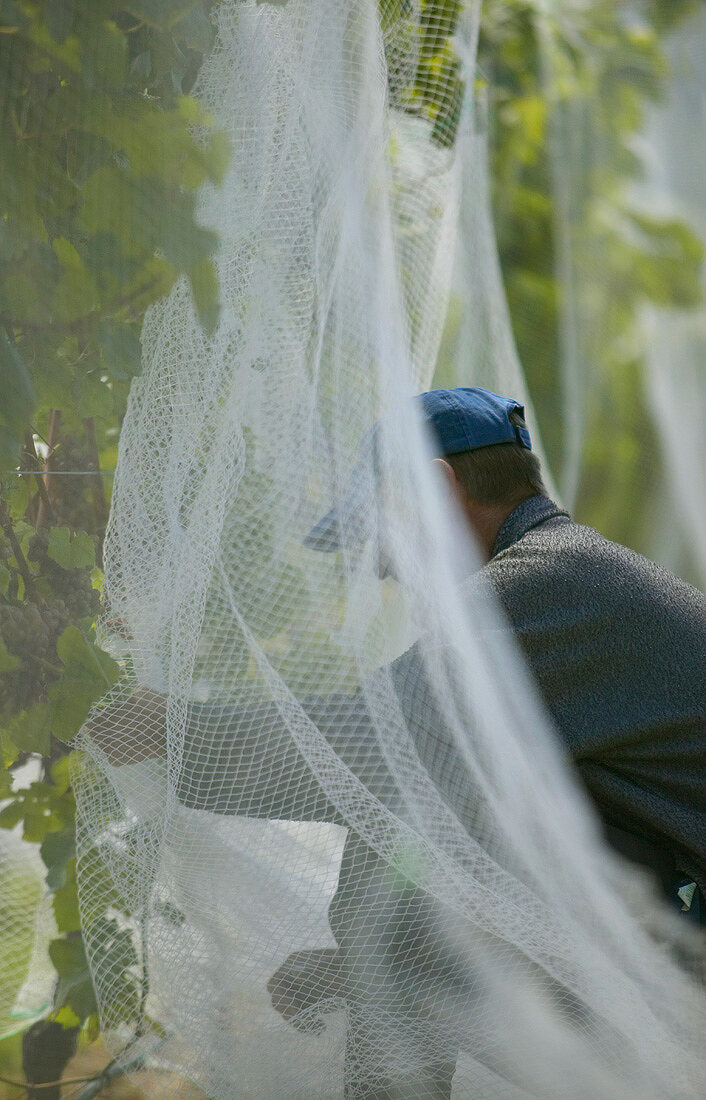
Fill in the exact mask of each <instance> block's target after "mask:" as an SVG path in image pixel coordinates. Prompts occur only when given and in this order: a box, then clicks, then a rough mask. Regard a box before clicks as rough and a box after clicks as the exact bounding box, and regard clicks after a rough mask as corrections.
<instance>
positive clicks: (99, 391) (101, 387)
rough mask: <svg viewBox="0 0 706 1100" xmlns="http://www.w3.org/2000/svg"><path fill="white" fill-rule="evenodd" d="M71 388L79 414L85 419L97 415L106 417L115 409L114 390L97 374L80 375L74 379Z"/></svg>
mask: <svg viewBox="0 0 706 1100" xmlns="http://www.w3.org/2000/svg"><path fill="white" fill-rule="evenodd" d="M71 389H72V392H73V394H74V398H75V400H76V406H77V408H78V411H79V415H80V416H81V417H82V418H83V419H84V420H86V419H89V418H91V417H96V416H99V417H102V418H104V419H105V418H107V417H109V416H110V415H111V413H112V411H113V394H112V391H111V389H110V387H109V386H107V385H106V383H105V382H102V381H101V379H100V378H98V377H97V376H96V375H95V374H81V375H79V376H78V377H77V378H76V379H74V383H73V386H72V387H71Z"/></svg>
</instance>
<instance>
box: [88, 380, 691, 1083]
mask: <svg viewBox="0 0 706 1100" xmlns="http://www.w3.org/2000/svg"><path fill="white" fill-rule="evenodd" d="M416 400H417V401H418V402H419V403H420V405H421V409H422V412H423V415H424V417H425V419H426V421H427V423H428V425H429V427H430V429H431V433H432V436H433V438H434V439H435V441H436V445H437V449H438V454H439V457H438V458H436V459H435V460H434V461H435V465H436V468H437V471H438V472H439V474H440V475H441V476H443V477H444V478H445V479H446V481H447V483H448V485H449V487H450V489H451V491H452V493H453V496H454V499H455V501H456V503H457V505H458V508H459V510H460V511H461V513H462V514H463V516H465V518H466V520H467V521H468V523H469V525H470V527H471V529H472V530H473V532H474V534H475V536H476V541H477V543H478V545H479V547H480V548H481V551H482V553H483V554H484V555H485V557H486V558H487V562H486V564H485V566H484V568H483V570H482V574H483V575H484V577H485V579H486V580H487V581H489V582H490V584H491V585H492V588H493V589H494V591H495V593H496V595H497V597H498V599H499V601H500V603H501V605H502V607H503V609H504V612H505V616H506V618H507V620H508V621H509V624H510V626H511V628H512V630H513V632H514V634H515V637H516V638H517V641H518V642H519V644H520V647H521V649H522V650H523V652H524V654H525V657H526V658H527V661H528V664H529V667H530V670H531V671H532V673H533V674H534V677H535V679H536V682H537V684H538V687H539V690H540V693H541V695H542V696H543V698H544V702H545V704H546V706H547V708H548V710H549V712H550V714H551V716H552V718H553V719H554V722H555V724H556V726H557V729H558V731H559V733H560V735H561V736H562V738H563V739H564V741H565V743H566V745H567V748H568V750H569V752H570V755H571V757H572V758H573V760H574V762H575V764H576V766H577V768H578V771H579V773H580V775H581V777H582V779H583V781H584V784H585V786H586V788H587V790H588V791H589V793H590V795H591V796H592V798H593V800H594V802H595V805H596V807H597V809H598V812H599V814H600V815H601V817H602V819H603V821H604V823H605V827H606V831H607V835H608V838H609V839H610V841H611V842H612V843H613V844H614V845H615V846H616V847H617V848H619V850H620V851H622V852H623V853H624V854H625V855H627V856H629V857H630V858H632V859H634V860H636V861H637V862H640V863H642V864H646V865H648V866H649V867H651V868H652V870H653V871H654V873H655V874H656V875H657V876H658V879H659V881H660V883H661V885H662V887H663V889H664V891H665V893H666V895H667V896H668V897H669V898H670V899H671V900H672V901H673V902H675V903H676V902H677V900H678V899H679V904H680V905H684V906H687V907H689V911H690V913H691V914H692V915H693V916H694V917H697V918H698V917H699V915H700V912H701V906H702V905H703V901H702V898H703V891H704V889H705V888H706V779H705V776H706V677H705V676H704V673H705V672H706V598H705V597H704V596H703V595H702V594H701V593H699V592H698V591H696V590H695V589H693V588H691V587H690V586H688V585H687V584H685V583H684V582H682V581H680V580H678V579H677V578H676V577H674V576H673V575H671V574H670V573H668V572H667V571H666V570H664V569H662V568H660V567H659V566H657V565H654V564H653V563H651V562H649V561H647V560H646V559H645V558H642V557H641V556H639V555H638V554H636V553H634V552H632V551H630V550H628V549H626V548H625V547H622V546H618V545H616V544H614V543H611V542H609V541H608V540H606V539H604V538H603V537H602V536H600V535H599V534H598V533H597V532H595V531H593V530H592V529H590V528H587V527H583V526H581V525H579V524H576V523H573V522H572V520H571V519H570V517H569V515H568V514H567V513H566V512H565V511H563V510H562V509H561V508H559V507H558V506H557V505H555V504H554V503H553V502H552V501H551V500H550V499H549V498H548V496H547V494H546V491H545V488H544V485H543V483H542V478H541V472H540V468H539V463H538V461H537V459H536V457H535V456H534V455H533V453H532V451H531V442H530V437H529V433H528V431H527V428H526V425H525V422H524V410H523V408H522V406H521V405H520V404H519V403H518V402H517V401H514V400H512V399H509V398H504V397H500V396H498V395H496V394H492V393H489V392H488V391H485V390H481V389H477V388H474V389H456V390H435V391H431V392H430V393H427V394H422V395H421V396H420V397H419V398H417V399H416ZM358 507H359V493H358V491H357V487H356V486H355V485H352V486H351V490H350V492H349V493H348V494H347V495H346V497H345V498H344V499H343V500H342V501H341V502H340V503H339V505H338V506H337V507H336V508H334V509H333V510H332V511H331V512H330V513H329V514H328V515H327V516H325V517H324V518H323V519H322V520H321V521H320V522H319V523H318V524H317V525H316V527H315V528H314V529H313V530H312V531H311V532H310V534H309V535H308V536H307V539H306V540H305V544H306V545H308V546H309V547H311V548H312V549H317V550H321V551H333V550H335V549H338V548H339V546H340V542H341V540H342V539H348V540H350V539H351V537H352V535H351V533H352V532H355V531H356V530H359V529H360V525H359V524H357V523H356V517H355V510H356V508H358ZM420 644H423V643H420ZM420 644H418V645H417V646H414V647H412V649H410V650H408V651H407V653H405V654H403V656H402V657H400V658H399V659H398V660H397V661H396V662H394V664H393V665H392V666H391V667H390V669H389V670H388V672H389V675H390V677H391V680H392V683H393V685H394V689H395V692H396V695H397V698H398V701H399V706H400V709H401V712H402V714H403V717H404V720H405V722H406V725H407V728H408V730H409V732H410V735H411V736H412V738H413V740H414V743H415V746H416V749H417V751H418V754H419V757H420V759H421V761H422V763H423V764H424V766H425V767H426V769H427V771H428V773H429V775H430V776H431V778H432V780H433V781H434V783H435V784H436V785H437V787H438V789H439V791H440V792H441V794H442V796H443V797H444V799H445V801H446V802H447V804H448V805H450V806H451V807H452V808H453V809H454V810H455V811H456V813H457V815H458V817H459V819H460V820H461V821H462V822H464V823H466V824H467V827H468V828H469V830H470V829H472V827H473V807H472V806H470V805H468V799H467V791H466V787H465V785H464V779H463V776H464V772H465V765H464V762H463V759H462V756H461V754H460V752H459V749H458V747H457V746H456V745H455V744H454V740H453V738H452V737H451V736H450V735H449V734H448V732H447V731H446V727H445V722H444V718H443V716H442V715H441V713H440V712H439V707H438V704H437V702H436V700H435V699H434V696H433V692H432V691H431V690H430V688H429V685H428V684H427V683H426V678H425V673H424V662H423V659H422V657H421V649H420ZM365 698H366V697H365V694H364V692H363V691H362V690H359V691H358V692H356V693H355V695H353V696H350V697H348V696H333V697H331V698H329V699H312V700H308V701H305V703H304V704H303V706H304V707H305V709H306V711H307V712H308V714H309V716H310V718H311V719H312V721H313V722H314V723H315V725H316V726H317V728H318V729H319V730H320V731H321V732H322V733H323V734H324V736H325V737H326V739H327V741H328V742H329V744H330V745H331V746H332V747H333V748H334V749H335V751H336V752H337V754H338V755H339V756H340V757H341V759H343V760H344V762H345V763H346V764H347V765H348V766H349V767H350V768H351V770H352V771H353V772H354V774H356V775H357V776H358V778H359V779H360V780H361V781H362V782H363V783H364V784H365V785H366V787H367V788H368V789H369V790H371V791H372V792H373V793H374V794H375V795H376V796H377V797H378V798H380V800H381V801H382V802H383V803H385V804H386V805H388V806H389V808H390V809H392V810H393V811H394V812H397V813H403V808H402V807H400V806H399V805H398V804H397V801H398V794H397V792H396V790H395V786H394V783H391V782H388V781H387V778H386V773H385V769H384V767H381V765H380V755H379V753H378V754H377V755H376V754H375V753H374V752H371V746H375V745H377V740H376V736H377V735H376V734H375V731H374V730H373V729H372V725H373V724H372V722H371V720H370V717H369V714H368V710H367V705H366V702H365ZM276 721H277V717H276V715H275V714H274V708H273V707H261V708H259V709H258V708H255V709H254V710H253V711H252V712H249V713H248V714H247V716H245V715H243V714H240V713H236V712H235V711H233V709H232V708H227V707H221V708H216V707H211V708H208V707H199V706H196V705H194V706H193V707H192V724H193V730H192V732H191V734H190V735H189V736H188V737H187V744H186V748H185V768H184V775H185V776H187V777H188V785H187V783H186V781H185V782H184V784H183V785H182V788H181V789H180V793H179V797H180V799H181V800H182V802H184V804H186V805H188V806H191V807H194V808H198V809H203V810H209V811H211V812H215V813H225V814H228V813H250V814H252V815H254V816H262V817H268V816H270V817H275V818H291V819H295V820H326V821H339V822H340V823H345V822H344V821H343V820H342V819H341V816H340V814H339V812H338V810H337V809H336V807H334V806H330V805H326V800H325V799H323V798H322V792H321V789H320V787H319V785H318V784H317V783H316V781H315V780H314V779H313V777H312V776H311V775H310V774H309V773H308V772H307V769H306V768H303V767H302V761H301V757H300V755H299V753H298V751H297V750H296V748H295V747H294V745H293V743H292V739H291V737H290V736H289V734H288V733H287V731H286V730H284V729H283V730H282V733H281V735H278V733H277V732H276ZM101 724H102V723H101ZM108 724H109V723H108ZM263 729H266V730H267V744H268V747H269V751H271V752H272V753H273V755H274V757H276V759H277V760H278V768H277V771H276V773H273V776H272V778H271V781H270V782H269V783H268V784H267V785H266V786H265V785H260V787H259V788H258V792H257V796H256V797H255V796H254V794H253V792H252V789H251V788H249V787H248V782H249V777H250V774H251V773H250V768H251V762H252V760H253V759H255V757H256V754H257V752H258V744H259V743H260V742H261V737H262V730H263ZM97 737H98V740H99V741H100V742H101V743H103V744H105V742H106V737H105V731H104V732H103V733H101V732H100V731H97ZM107 740H108V741H109V740H110V738H109V737H108V738H107ZM205 762H207V763H205ZM294 774H296V775H297V776H298V777H299V781H298V782H297V783H293V782H292V781H291V777H292V775H294ZM216 777H217V780H218V781H217V782H216V781H215V780H216ZM329 919H330V924H331V928H332V931H333V934H334V936H335V937H336V940H337V943H338V952H337V953H331V952H325V953H308V954H302V953H300V954H299V955H297V956H294V957H293V958H292V959H291V960H289V962H288V963H286V964H285V965H284V967H282V968H281V969H280V971H279V972H278V974H277V975H275V977H274V978H273V979H272V981H271V983H270V990H271V992H272V994H273V1001H274V1003H275V1007H277V1008H278V1009H279V1010H280V1011H281V1012H282V1013H283V1014H284V1015H291V1014H293V1013H294V1012H296V1011H300V1012H301V1010H303V1009H308V1010H311V1009H312V1008H314V1007H315V1006H316V1004H317V1003H318V1002H325V1001H326V999H327V998H330V997H331V996H335V995H336V994H341V995H342V996H344V997H345V996H346V994H347V992H350V991H351V990H356V991H358V993H356V995H352V996H350V998H349V999H350V1002H351V1007H350V1009H349V1027H348V1042H347V1051H346V1092H347V1096H348V1097H350V1098H353V1097H355V1098H356V1100H357V1098H363V1097H365V1098H366V1100H373V1098H374V1100H390V1098H392V1097H394V1098H395V1100H397V1098H402V1097H404V1098H405V1100H406V1098H407V1097H408V1096H413V1095H419V1096H425V1097H429V1098H431V1097H434V1098H435V1100H441V1098H447V1097H448V1096H449V1095H450V1088H451V1077H452V1075H453V1071H454V1065H455V1048H454V1040H453V1037H449V1038H448V1040H447V1041H445V1040H444V1019H445V1016H444V1010H443V1005H444V1001H445V999H446V1000H449V1001H450V1002H452V1001H453V999H454V997H456V996H464V995H467V994H468V989H467V987H466V989H465V993H464V989H463V988H461V989H460V990H459V982H458V981H457V977H456V975H455V973H454V960H453V958H452V957H451V956H450V955H449V953H448V950H447V948H446V946H445V945H444V942H443V938H442V937H440V936H435V935H434V932H433V929H434V926H435V922H436V921H437V920H438V914H437V913H435V912H433V911H432V909H431V903H430V901H429V899H428V898H426V897H425V896H424V894H423V892H421V891H418V890H416V889H415V888H414V887H412V886H411V884H409V883H407V884H406V885H405V884H403V885H402V887H400V885H399V883H394V882H393V881H392V880H391V877H390V868H389V867H387V866H386V865H385V863H384V862H383V861H382V860H380V859H379V858H378V857H377V856H376V855H375V853H374V852H372V851H371V849H370V847H369V845H368V844H367V843H366V842H365V841H364V840H363V839H361V838H360V837H358V836H357V835H356V834H355V833H354V831H353V830H350V831H349V834H348V839H347V841H346V846H345V850H344V855H343V860H342V866H341V871H340V876H339V884H338V889H337V892H336V895H335V897H334V899H333V901H332V903H331V906H330V910H329ZM400 929H404V930H405V931H404V935H403V936H402V938H400ZM381 943H384V944H385V945H386V946H385V949H384V951H383V952H382V954H381V948H380V944H381ZM371 976H372V977H371ZM460 985H461V987H463V982H462V981H461V982H460ZM361 990H363V991H364V996H363V1000H365V998H366V997H367V998H368V999H369V1001H370V1003H371V1004H373V1005H374V1006H375V1011H374V1012H371V1013H369V1014H368V1016H369V1019H368V1018H366V1014H365V1013H361V1012H359V1011H358V1009H357V1008H356V1007H355V1006H356V1004H358V1003H360V996H358V994H359V993H360V991H361ZM420 1005H425V1006H426V1008H424V1009H421V1008H419V1007H415V1006H420ZM395 1006H397V1009H400V1008H405V1007H407V1009H408V1010H407V1011H406V1021H407V1023H406V1027H407V1030H408V1035H409V1036H411V1037H412V1038H411V1042H412V1043H416V1044H417V1047H418V1048H423V1047H424V1045H425V1044H427V1046H428V1057H423V1058H422V1061H423V1062H424V1067H423V1070H422V1071H420V1068H419V1065H417V1066H416V1067H415V1069H414V1074H413V1078H414V1079H413V1080H412V1079H411V1078H410V1079H409V1080H407V1079H405V1076H404V1070H403V1068H402V1069H401V1068H400V1066H399V1064H396V1065H395V1066H393V1067H391V1066H390V1065H388V1064H386V1060H385V1058H386V1055H385V1036H384V1034H383V1036H382V1038H381V1037H380V1035H378V1034H376V1033H375V1028H376V1023H375V1021H379V1020H380V1019H384V1018H385V1013H386V1012H387V1011H388V1010H389V1011H390V1013H392V1014H394V1010H395ZM309 1015H311V1011H310V1012H309ZM371 1021H372V1022H371ZM361 1067H365V1072H364V1073H361ZM371 1067H373V1068H372V1069H371ZM422 1078H423V1079H422Z"/></svg>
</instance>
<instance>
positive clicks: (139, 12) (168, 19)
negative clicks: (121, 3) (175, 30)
mask: <svg viewBox="0 0 706 1100" xmlns="http://www.w3.org/2000/svg"><path fill="white" fill-rule="evenodd" d="M197 2H198V0H129V3H127V4H125V10H126V11H129V12H130V13H131V14H132V15H134V16H136V17H137V18H138V19H142V20H144V22H145V23H147V24H148V25H149V26H151V27H157V28H158V29H160V30H169V29H170V27H173V26H174V24H175V23H176V22H178V21H179V20H180V19H182V18H183V16H185V15H186V13H187V12H190V11H191V9H192V8H195V7H196V4H197Z"/></svg>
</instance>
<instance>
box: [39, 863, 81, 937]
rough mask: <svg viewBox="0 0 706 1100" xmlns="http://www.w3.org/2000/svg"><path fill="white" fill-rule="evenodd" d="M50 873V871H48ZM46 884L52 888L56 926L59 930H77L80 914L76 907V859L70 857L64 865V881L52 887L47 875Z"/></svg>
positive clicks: (79, 926) (79, 924) (78, 928)
mask: <svg viewBox="0 0 706 1100" xmlns="http://www.w3.org/2000/svg"><path fill="white" fill-rule="evenodd" d="M50 874H51V872H50ZM47 884H48V885H49V886H51V887H52V888H53V889H54V891H55V892H54V897H53V898H52V908H53V910H54V917H55V919H56V927H57V929H58V930H59V932H79V931H80V929H81V915H80V913H79V907H78V891H77V887H76V860H75V859H70V860H69V861H68V864H67V865H65V866H64V882H62V883H60V884H59V885H58V886H56V887H54V885H53V883H52V882H50V881H49V875H47Z"/></svg>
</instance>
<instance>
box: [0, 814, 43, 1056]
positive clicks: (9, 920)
mask: <svg viewBox="0 0 706 1100" xmlns="http://www.w3.org/2000/svg"><path fill="white" fill-rule="evenodd" d="M43 870H44V868H43V865H42V862H41V860H40V858H39V853H38V851H37V848H36V845H34V844H30V843H28V842H26V841H24V840H22V838H21V837H19V836H18V835H17V834H16V833H14V832H2V833H1V834H0V881H2V891H1V893H0V928H1V929H2V944H3V947H2V956H0V1039H4V1038H5V1037H6V1036H8V1035H13V1034H14V1033H15V1032H17V1031H20V1030H21V1029H22V1028H23V1027H25V1026H26V1024H27V1021H31V1020H32V1019H35V1018H36V1017H37V1016H39V1015H41V1013H42V1012H43V1011H44V1010H45V1009H46V1007H47V1005H48V1003H49V999H50V994H51V986H52V968H51V963H50V962H49V956H48V954H47V944H48V941H49V939H50V937H51V935H52V934H53V932H54V922H53V919H52V912H51V906H50V899H49V896H48V891H47V890H46V889H45V887H44V884H43V877H44V876H43Z"/></svg>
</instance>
